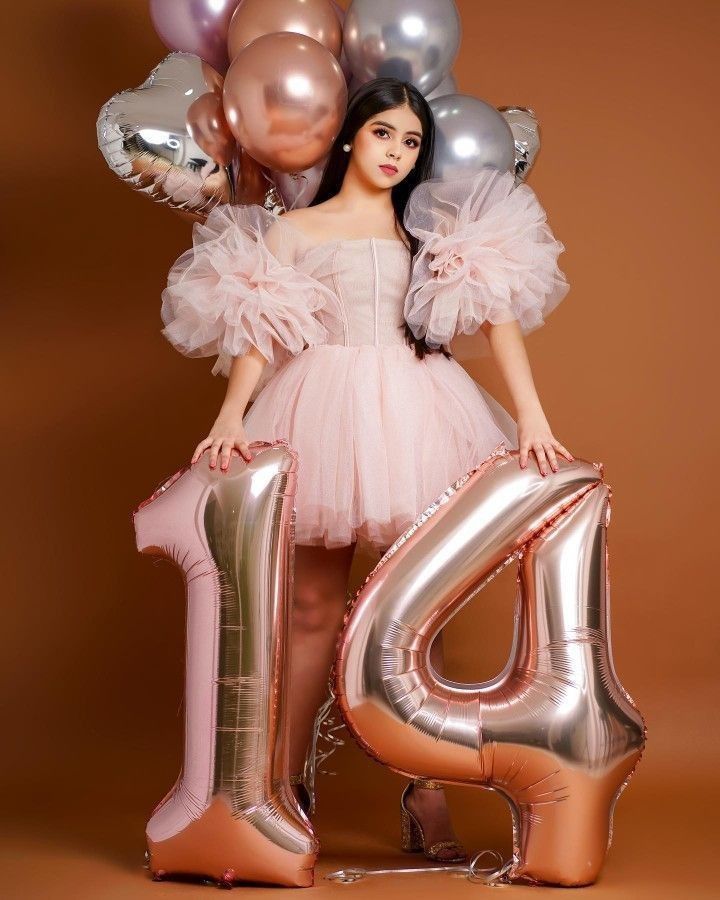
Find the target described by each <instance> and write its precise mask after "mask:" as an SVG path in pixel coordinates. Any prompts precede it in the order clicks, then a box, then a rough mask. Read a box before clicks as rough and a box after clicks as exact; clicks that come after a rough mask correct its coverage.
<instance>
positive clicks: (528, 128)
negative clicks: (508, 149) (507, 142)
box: [498, 106, 540, 182]
mask: <svg viewBox="0 0 720 900" xmlns="http://www.w3.org/2000/svg"><path fill="white" fill-rule="evenodd" d="M498 112H499V113H500V115H501V116H502V117H503V118H504V119H505V121H506V122H507V123H508V125H509V126H510V131H512V134H513V138H514V140H515V181H516V182H520V181H524V180H525V179H526V178H527V175H528V172H529V171H530V169H531V168H532V167H533V164H534V162H535V158H536V157H537V155H538V153H539V152H540V125H539V123H538V120H537V117H536V116H535V113H534V112H533V111H532V110H531V109H529V108H528V107H526V106H501V107H499V109H498Z"/></svg>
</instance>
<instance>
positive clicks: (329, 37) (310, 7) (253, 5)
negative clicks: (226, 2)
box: [228, 0, 342, 61]
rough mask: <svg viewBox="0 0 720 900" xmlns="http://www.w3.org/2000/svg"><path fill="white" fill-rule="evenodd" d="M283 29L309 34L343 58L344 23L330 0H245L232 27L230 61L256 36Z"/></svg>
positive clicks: (235, 14) (237, 10)
mask: <svg viewBox="0 0 720 900" xmlns="http://www.w3.org/2000/svg"><path fill="white" fill-rule="evenodd" d="M279 31H292V32H296V33H297V34H304V35H307V37H311V38H313V40H315V41H317V42H318V43H319V44H322V45H323V47H325V48H326V49H327V50H329V51H330V53H332V55H333V56H335V57H336V58H339V57H340V49H341V47H342V24H341V22H340V20H339V17H338V14H337V13H336V11H335V9H334V8H333V5H332V3H331V2H330V0H242V3H240V5H239V6H238V7H237V9H236V10H235V12H234V13H233V17H232V19H231V20H230V25H229V27H228V55H229V57H230V60H231V61H232V60H234V59H235V57H236V56H237V55H238V53H239V52H240V51H241V50H242V49H243V48H244V47H247V45H248V44H250V43H252V41H254V40H255V38H258V37H261V36H262V35H264V34H274V33H276V32H279Z"/></svg>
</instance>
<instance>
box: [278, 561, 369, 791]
mask: <svg viewBox="0 0 720 900" xmlns="http://www.w3.org/2000/svg"><path fill="white" fill-rule="evenodd" d="M354 551H355V544H350V545H348V546H347V547H339V548H337V549H332V550H328V549H327V548H326V547H322V546H319V547H313V546H308V545H303V544H296V545H295V579H294V586H293V587H294V590H293V593H294V600H293V608H292V610H291V622H290V642H289V643H290V671H289V679H290V682H289V696H290V735H289V740H290V773H291V774H294V773H297V772H302V769H303V765H304V762H305V756H306V754H307V751H308V746H309V743H310V738H311V736H312V729H313V724H314V721H315V716H316V714H317V711H318V708H319V707H320V706H321V704H322V703H323V702H324V701H325V699H326V697H327V689H328V677H329V675H330V669H331V667H332V663H333V659H334V656H335V646H336V643H337V638H338V635H339V632H340V629H341V627H342V621H343V616H344V614H345V608H346V600H347V585H348V578H349V575H350V567H351V565H352V559H353V553H354Z"/></svg>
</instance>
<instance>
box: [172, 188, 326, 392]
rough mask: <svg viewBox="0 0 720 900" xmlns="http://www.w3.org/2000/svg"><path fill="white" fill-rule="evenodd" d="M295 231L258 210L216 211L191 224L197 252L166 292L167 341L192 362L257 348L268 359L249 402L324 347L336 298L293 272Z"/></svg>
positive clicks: (219, 363)
mask: <svg viewBox="0 0 720 900" xmlns="http://www.w3.org/2000/svg"><path fill="white" fill-rule="evenodd" d="M293 234H294V229H291V228H289V227H288V226H287V225H286V224H285V223H283V222H282V221H281V217H279V216H278V215H276V214H274V213H272V212H270V211H269V210H266V209H265V208H264V207H262V206H259V205H257V204H249V205H245V206H234V205H231V204H221V205H219V206H216V207H214V208H213V209H212V210H211V212H210V214H209V215H208V217H207V220H206V221H205V222H204V223H195V224H194V225H193V246H192V247H190V248H189V249H188V250H186V251H185V252H184V253H183V254H182V255H181V256H180V257H179V258H178V259H177V260H176V261H175V263H174V264H173V265H172V267H171V268H170V271H169V273H168V279H167V287H166V288H165V289H164V290H163V292H162V308H161V317H162V321H163V323H164V325H165V327H164V328H163V329H162V334H163V335H164V336H165V337H166V338H167V339H168V340H169V341H170V343H171V344H173V346H175V347H176V348H177V349H178V350H179V351H180V352H181V353H183V354H185V355H186V356H190V357H197V356H215V355H217V360H216V362H215V364H214V366H213V369H212V373H213V375H216V374H218V373H220V374H222V375H225V376H228V375H229V374H230V365H231V362H232V357H233V356H240V355H243V354H245V353H247V352H248V350H249V349H250V347H251V346H254V347H256V348H257V349H258V350H259V351H260V353H262V355H263V356H264V357H265V359H266V360H267V365H266V366H265V367H264V369H263V373H262V375H261V378H260V381H259V382H258V384H257V385H256V388H255V390H254V392H253V395H252V397H251V399H254V397H255V396H256V395H257V393H258V392H259V390H260V389H261V388H262V387H263V386H264V385H265V384H266V383H267V381H268V380H269V378H270V377H272V375H273V374H275V372H276V371H277V370H278V369H279V368H280V367H281V366H282V365H283V364H284V363H285V362H287V360H288V359H289V358H290V357H291V356H294V355H296V354H298V353H300V352H301V351H302V350H303V349H304V348H305V347H306V346H309V347H313V346H316V345H318V344H322V343H324V342H325V340H326V338H327V336H328V333H329V328H330V327H332V326H333V323H334V322H335V321H336V319H337V316H338V309H337V302H338V301H337V297H336V295H335V294H334V293H333V292H332V291H331V290H330V289H329V288H327V287H326V286H325V285H324V284H322V283H321V282H320V281H318V280H316V279H315V278H313V277H312V276H310V275H308V274H307V273H305V272H302V271H300V270H299V269H298V268H296V267H295V266H294V265H293V258H294V242H293Z"/></svg>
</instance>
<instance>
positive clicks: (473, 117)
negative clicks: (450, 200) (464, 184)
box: [430, 94, 515, 179]
mask: <svg viewBox="0 0 720 900" xmlns="http://www.w3.org/2000/svg"><path fill="white" fill-rule="evenodd" d="M430 108H431V109H432V112H433V117H434V119H435V126H436V129H437V131H436V139H435V165H434V168H433V177H435V178H443V179H451V178H462V177H463V176H466V175H471V174H474V173H475V172H478V171H479V170H480V169H481V168H483V166H492V167H494V168H496V169H500V170H501V171H503V172H510V171H512V170H513V167H514V165H515V140H514V138H513V133H512V131H511V130H510V126H509V125H508V123H507V122H506V121H505V119H504V118H503V116H502V115H501V114H500V113H499V112H498V111H497V109H495V107H494V106H491V105H490V104H489V103H486V102H485V101H484V100H479V99H478V98H477V97H471V96H469V95H467V94H446V95H444V96H442V97H436V98H435V99H433V100H431V101H430Z"/></svg>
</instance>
